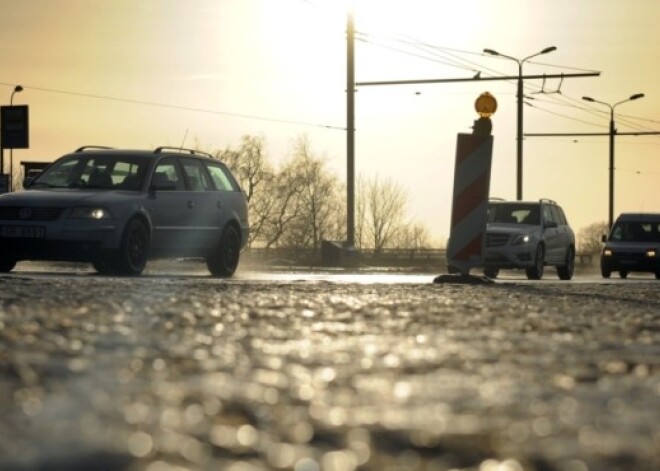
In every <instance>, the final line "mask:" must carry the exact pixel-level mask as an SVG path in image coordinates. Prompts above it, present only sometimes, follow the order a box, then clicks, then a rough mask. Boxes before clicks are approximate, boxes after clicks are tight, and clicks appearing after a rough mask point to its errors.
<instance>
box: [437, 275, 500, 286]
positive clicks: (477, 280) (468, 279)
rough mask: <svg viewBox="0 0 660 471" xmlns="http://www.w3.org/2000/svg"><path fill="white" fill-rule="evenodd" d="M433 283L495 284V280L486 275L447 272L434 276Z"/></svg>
mask: <svg viewBox="0 0 660 471" xmlns="http://www.w3.org/2000/svg"><path fill="white" fill-rule="evenodd" d="M433 283H438V284H456V285H492V284H495V281H493V280H492V279H491V278H488V277H487V276H475V275H463V274H449V275H439V276H436V277H435V278H434V279H433Z"/></svg>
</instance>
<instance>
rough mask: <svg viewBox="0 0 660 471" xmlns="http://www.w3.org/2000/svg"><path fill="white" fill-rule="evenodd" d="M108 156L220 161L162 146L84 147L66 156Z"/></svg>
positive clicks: (180, 148) (205, 154)
mask: <svg viewBox="0 0 660 471" xmlns="http://www.w3.org/2000/svg"><path fill="white" fill-rule="evenodd" d="M82 154H89V155H108V156H119V155H131V156H140V157H145V158H156V157H162V156H163V155H167V156H175V157H197V158H203V159H212V160H214V161H216V162H218V161H219V159H215V158H213V156H212V155H211V154H209V153H207V152H201V151H197V150H194V149H186V148H183V147H168V146H160V147H156V148H155V149H154V150H145V149H117V148H113V147H105V146H89V145H88V146H82V147H79V148H78V149H76V150H75V151H73V152H71V153H69V154H66V156H67V157H70V156H74V155H82Z"/></svg>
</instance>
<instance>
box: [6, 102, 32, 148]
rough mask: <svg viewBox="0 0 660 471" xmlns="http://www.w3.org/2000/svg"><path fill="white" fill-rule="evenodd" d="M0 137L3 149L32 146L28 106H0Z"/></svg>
mask: <svg viewBox="0 0 660 471" xmlns="http://www.w3.org/2000/svg"><path fill="white" fill-rule="evenodd" d="M0 123H1V125H0V139H1V142H2V148H3V149H27V148H28V147H30V139H29V128H28V106H27V105H15V106H2V107H0Z"/></svg>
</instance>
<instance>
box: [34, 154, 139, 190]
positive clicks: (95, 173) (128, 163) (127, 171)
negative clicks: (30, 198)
mask: <svg viewBox="0 0 660 471" xmlns="http://www.w3.org/2000/svg"><path fill="white" fill-rule="evenodd" d="M147 164H148V161H147V160H146V159H143V158H139V157H135V156H127V155H89V154H83V155H75V156H69V157H64V158H62V159H60V160H58V161H56V162H55V163H53V165H51V166H50V167H48V168H47V169H46V170H45V171H44V172H43V173H42V174H41V175H39V176H38V177H37V178H36V179H35V180H34V182H33V183H32V184H31V185H30V188H40V187H47V188H94V189H113V190H133V191H137V190H140V189H141V188H142V181H143V180H144V175H145V173H146V168H147Z"/></svg>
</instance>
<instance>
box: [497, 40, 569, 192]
mask: <svg viewBox="0 0 660 471" xmlns="http://www.w3.org/2000/svg"><path fill="white" fill-rule="evenodd" d="M556 49H557V48H556V47H555V46H550V47H546V48H545V49H543V50H542V51H539V52H537V53H536V54H532V55H531V56H527V57H525V58H523V59H517V58H515V57H512V56H507V55H506V54H500V53H499V52H497V51H494V50H493V49H484V52H485V53H486V54H490V55H491V56H498V57H504V58H505V59H511V60H513V61H516V62H517V63H518V93H517V100H518V126H517V128H518V130H517V147H516V199H518V200H521V199H522V170H523V169H522V167H523V162H522V154H523V144H522V140H523V74H522V66H523V64H524V63H525V62H526V61H528V60H529V59H531V58H532V57H536V56H540V55H541V54H547V53H548V52H552V51H555V50H556Z"/></svg>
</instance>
